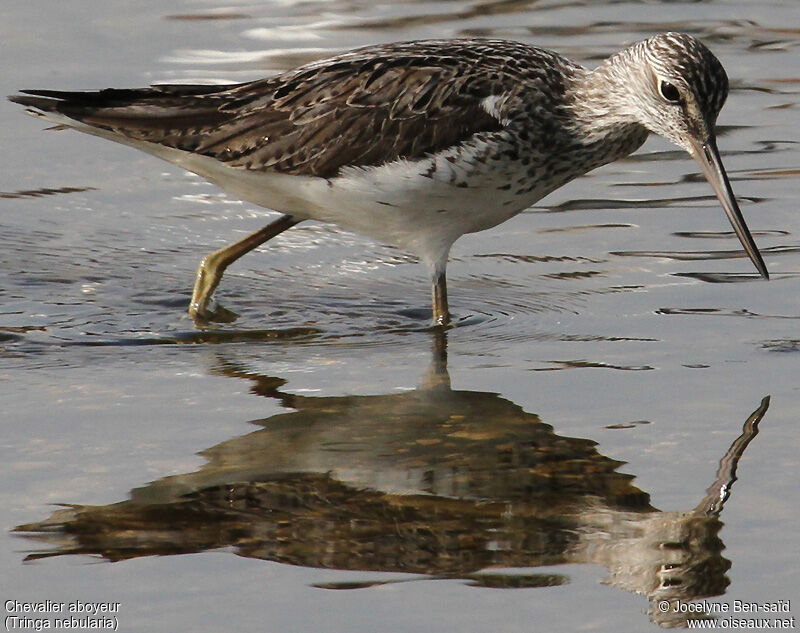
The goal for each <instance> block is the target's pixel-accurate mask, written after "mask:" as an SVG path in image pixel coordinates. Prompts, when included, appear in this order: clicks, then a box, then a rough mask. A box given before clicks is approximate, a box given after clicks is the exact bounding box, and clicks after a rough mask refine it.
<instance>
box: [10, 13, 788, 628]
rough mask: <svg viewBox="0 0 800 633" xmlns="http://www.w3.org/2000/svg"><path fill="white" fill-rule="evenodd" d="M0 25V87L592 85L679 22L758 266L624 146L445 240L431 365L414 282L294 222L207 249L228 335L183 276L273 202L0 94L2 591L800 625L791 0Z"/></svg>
mask: <svg viewBox="0 0 800 633" xmlns="http://www.w3.org/2000/svg"><path fill="white" fill-rule="evenodd" d="M43 7H44V8H43ZM3 14H4V19H3V20H2V23H0V29H2V31H0V33H2V38H1V39H0V47H2V51H3V53H4V59H6V60H7V66H8V67H7V68H6V72H4V73H3V74H2V76H0V84H2V88H3V90H4V93H3V94H11V93H13V92H15V91H17V90H19V89H20V88H37V87H49V88H63V89H67V88H97V87H104V86H136V85H146V84H149V83H158V82H185V81H198V82H199V81H202V82H216V81H220V82H230V81H244V80H247V79H252V78H256V77H259V76H263V75H264V74H267V73H273V72H277V71H280V70H284V69H287V68H291V67H292V66H295V65H297V64H299V63H303V62H305V61H310V60H313V59H317V58H320V57H324V56H327V55H330V54H333V53H336V52H339V51H342V50H346V49H348V48H351V47H353V46H357V45H361V44H369V43H376V42H388V41H394V40H400V39H414V38H426V37H456V36H465V35H469V36H492V37H507V38H514V39H519V40H522V41H526V42H530V43H535V44H537V45H541V46H545V47H548V48H553V49H557V50H558V51H560V52H562V53H565V54H567V55H569V56H571V57H573V58H574V59H577V60H580V61H581V62H583V63H586V64H587V65H593V64H596V63H597V61H598V60H600V59H602V58H604V57H606V56H607V55H609V54H611V53H612V52H614V51H616V50H618V49H619V48H620V47H622V46H624V45H625V44H627V43H629V42H632V41H635V40H637V39H641V38H643V37H646V36H648V35H650V34H652V33H654V32H658V31H664V30H682V31H687V32H691V33H694V34H696V35H698V36H699V37H701V38H702V39H703V40H704V41H705V42H706V43H707V44H708V45H709V46H710V47H711V48H712V49H713V50H714V52H715V53H716V54H717V55H718V56H719V57H720V59H721V60H722V62H723V64H724V65H725V67H726V69H727V71H728V74H729V76H730V78H731V88H732V89H731V94H730V96H729V99H728V103H727V104H726V106H725V108H724V109H723V112H722V115H721V117H720V130H719V133H720V140H719V145H720V149H721V151H722V153H723V158H724V161H725V164H726V167H727V169H728V173H729V175H730V177H731V181H732V184H733V187H734V190H735V191H736V193H737V195H738V196H739V201H740V204H741V206H742V210H743V213H744V215H745V216H746V218H747V220H748V224H749V226H750V228H751V229H752V232H753V235H754V237H755V239H756V241H757V242H758V244H759V246H760V248H761V250H762V253H763V254H764V257H765V260H766V262H767V265H768V267H769V269H770V272H771V274H772V280H771V281H770V282H769V283H765V282H762V281H759V279H758V276H757V274H756V273H755V271H754V270H752V265H751V264H750V262H749V261H748V260H747V259H746V257H745V256H744V254H743V253H742V252H741V250H740V248H739V243H738V240H737V239H736V237H735V236H734V235H733V233H732V232H731V231H730V230H729V227H728V224H727V220H726V219H725V218H724V214H723V212H722V210H721V209H720V208H719V205H718V203H717V201H716V199H715V198H714V195H713V192H712V191H711V188H710V187H709V186H708V184H707V183H706V182H705V181H704V180H703V178H702V176H701V175H699V174H698V173H697V168H696V166H695V164H694V163H693V161H691V159H689V158H688V157H687V156H686V155H685V154H683V153H682V152H680V151H678V150H676V149H675V148H673V147H672V146H670V145H669V144H668V143H666V142H665V141H662V140H659V139H651V140H649V141H648V143H647V144H646V145H645V146H644V148H643V149H642V150H640V151H639V152H637V153H636V154H635V155H633V156H631V157H629V158H628V159H626V160H624V161H620V162H618V163H615V164H612V165H608V166H606V167H604V168H602V169H600V170H597V171H595V172H593V173H591V174H589V175H588V176H586V177H584V178H581V179H579V180H577V181H575V182H573V183H571V184H570V185H568V186H566V187H564V188H562V189H560V190H559V191H557V192H555V193H553V194H551V195H550V196H549V197H548V198H546V199H544V200H542V201H541V202H540V203H538V204H537V205H536V206H535V207H533V208H532V209H530V210H528V211H527V212H525V213H522V214H520V215H519V216H517V217H516V218H514V219H512V220H511V221H509V222H507V223H505V224H503V225H502V226H500V227H497V228H495V229H493V230H491V231H487V232H484V233H480V234H475V235H470V236H467V237H465V238H463V239H462V240H460V241H459V242H457V244H456V246H455V248H454V250H453V257H452V259H451V264H450V266H449V269H448V273H449V290H450V301H451V309H452V311H453V312H454V315H455V321H456V327H455V328H453V329H451V330H450V331H448V332H447V333H446V340H443V339H442V338H440V337H439V335H437V333H436V332H434V331H431V329H430V328H429V323H428V319H429V316H428V315H429V301H430V299H429V288H428V284H427V281H426V278H425V274H424V270H423V267H422V266H421V265H420V264H418V263H417V262H416V261H415V259H414V258H413V257H411V256H409V255H408V254H407V253H403V252H401V251H398V250H396V249H393V248H391V247H389V246H383V245H378V244H375V243H373V242H371V241H369V240H367V239H364V238H361V237H358V236H354V235H350V234H346V233H343V232H340V231H338V230H337V229H335V228H331V227H327V226H323V225H314V224H309V223H304V224H303V225H301V226H299V227H297V228H294V229H292V230H291V231H288V232H286V233H284V234H282V235H281V236H279V237H278V238H275V239H274V240H273V241H271V242H270V244H269V247H268V248H264V249H261V250H259V251H257V252H255V253H253V254H250V255H248V256H247V257H245V258H244V259H243V260H241V261H240V262H237V263H236V264H235V265H234V267H232V268H231V269H230V270H229V271H228V273H227V274H226V276H225V278H224V280H223V282H222V285H221V287H220V289H219V290H218V293H217V296H218V298H219V299H220V301H221V302H222V303H223V304H225V305H226V306H227V307H230V308H232V309H234V310H236V311H237V312H238V313H239V314H240V315H241V316H240V318H239V319H238V320H237V321H236V322H235V323H232V324H228V325H225V326H221V327H219V328H210V329H204V330H199V329H197V328H195V327H194V325H193V323H192V322H191V320H190V319H189V318H188V316H187V315H185V308H186V305H187V304H188V301H189V297H190V294H191V284H192V281H193V275H194V270H195V268H196V266H197V264H198V262H199V260H200V258H201V257H202V256H203V255H205V254H206V253H207V252H209V251H210V250H213V249H215V248H218V247H219V246H221V245H223V244H226V243H229V242H231V241H233V240H235V239H236V238H237V237H240V236H241V235H243V234H244V233H246V232H248V231H252V230H254V229H255V228H258V227H259V226H261V225H262V224H264V223H265V218H266V217H268V212H267V211H265V210H262V209H257V208H253V207H252V206H251V205H249V204H245V203H242V202H240V201H238V200H236V199H234V198H231V197H229V196H227V195H226V194H224V193H222V192H220V191H219V190H218V189H216V188H214V187H213V186H211V185H209V184H207V183H205V182H203V181H202V180H200V179H199V178H197V177H195V176H193V175H190V174H186V173H183V172H181V171H180V170H178V169H177V168H173V167H172V166H169V165H166V164H163V163H160V162H159V161H157V160H155V159H152V158H150V157H147V156H144V155H140V154H138V153H136V152H133V151H131V150H129V149H126V148H122V147H117V146H114V145H113V144H110V143H106V142H103V141H100V140H97V139H92V138H86V137H84V136H82V135H79V134H76V133H71V132H44V131H42V127H43V126H42V125H41V123H40V122H39V121H36V120H33V119H30V118H27V117H25V116H23V115H22V113H21V109H20V108H19V107H18V106H15V105H13V104H11V103H7V102H6V103H2V104H0V135H1V136H2V138H3V139H4V147H5V148H6V151H5V152H4V156H5V159H4V162H3V169H2V170H0V207H2V212H0V222H2V230H0V245H1V246H2V248H1V249H0V401H2V403H3V405H4V406H3V407H2V414H0V415H2V425H3V426H2V428H3V438H4V441H3V442H2V447H3V452H4V459H3V460H2V462H0V464H1V465H0V473H1V474H2V477H0V508H3V512H2V518H3V522H2V526H0V527H2V528H3V535H0V561H1V563H0V564H2V569H3V573H2V574H0V577H2V580H0V586H2V589H3V591H2V594H3V596H4V599H7V598H11V599H16V600H28V601H30V600H44V599H50V600H56V601H58V600H63V601H70V600H75V599H79V598H80V599H86V600H113V601H118V602H120V603H121V611H120V614H119V620H120V626H121V627H126V630H136V631H163V630H193V631H216V630H243V631H244V630H268V631H272V630H276V631H277V630H282V631H311V630H317V631H373V630H385V629H388V630H391V631H418V630H426V631H454V630H461V631H472V630H476V631H477V630H499V631H527V630H532V629H542V628H544V627H546V628H547V629H548V630H553V631H561V630H563V631H573V630H592V631H617V630H624V631H638V630H648V629H653V628H654V627H655V625H656V624H659V625H662V626H672V625H680V624H681V623H684V622H685V620H684V619H683V618H682V617H677V616H676V617H671V615H670V614H669V613H667V614H666V615H664V614H661V613H660V612H659V604H660V602H661V600H665V599H666V600H668V601H671V602H670V604H676V602H675V601H680V602H681V603H683V604H685V603H687V601H689V600H697V599H706V600H708V601H711V602H715V603H725V604H728V605H730V606H731V607H732V605H733V604H734V601H735V600H745V601H757V602H760V603H763V602H766V601H776V600H796V604H800V596H798V595H797V587H798V586H800V583H799V582H798V580H799V579H798V570H797V568H798V566H797V560H796V553H797V552H798V551H800V548H798V539H797V536H796V532H797V531H796V529H795V526H796V525H797V522H798V519H799V518H800V512H798V509H797V508H798V495H797V492H796V489H797V486H796V482H797V476H798V468H797V465H798V460H797V455H798V452H799V451H798V449H800V442H799V441H798V434H797V431H796V426H797V413H798V411H800V391H798V387H797V385H798V381H797V376H798V368H800V364H799V362H800V361H799V358H800V357H798V356H797V354H798V351H799V350H800V334H798V323H800V321H799V319H800V306H799V305H798V299H797V297H798V292H797V287H798V275H800V255H799V254H798V251H799V250H800V241H798V239H797V237H796V236H797V235H798V228H797V225H798V220H797V215H796V207H797V199H798V195H797V191H798V186H797V183H798V176H800V170H798V167H797V166H798V164H800V146H798V140H800V137H798V134H797V112H798V97H797V95H798V82H799V81H800V79H798V74H797V69H798V68H800V65H798V62H799V61H800V54H799V51H800V29H798V28H797V27H796V25H797V24H798V23H800V7H798V5H797V2H796V0H785V1H780V0H767V1H766V2H762V3H748V2H736V1H730V2H721V1H719V2H701V3H680V2H679V3H675V2H661V3H660V2H647V3H639V2H592V3H588V2H572V3H565V2H533V1H531V2H519V1H518V2H509V1H499V2H472V3H467V2H461V1H456V0H451V1H448V2H395V3H392V4H375V3H366V2H364V3H362V2H340V1H339V0H333V1H326V2H321V1H319V2H314V1H310V2H281V3H247V2H244V3H229V4H226V3H223V2H219V1H216V2H206V1H202V2H201V1H199V0H196V1H191V0H183V1H182V2H175V3H172V4H171V5H170V6H169V7H168V8H165V7H164V6H163V3H156V2H151V1H147V2H137V3H123V2H117V1H116V0H110V1H109V0H106V1H105V2H102V3H100V2H89V3H82V4H80V5H74V4H69V3H57V2H46V3H44V5H42V4H41V3H37V4H36V5H35V6H34V5H33V4H30V6H28V5H23V4H21V3H12V4H10V5H9V6H7V7H4V9H3ZM12 149H13V151H11V150H12ZM730 317H733V318H730ZM445 348H446V350H447V355H446V358H444V357H443V350H444V349H445ZM768 395H769V396H771V398H770V399H769V401H764V400H763V399H764V398H765V396H768ZM746 420H749V423H748V424H745V421H746ZM759 420H760V421H759ZM743 425H745V428H744V430H743ZM756 432H758V435H757V437H756V436H755V433H756ZM745 449H746V450H745ZM634 477H635V479H634ZM737 478H738V480H737ZM734 481H735V485H733V484H734ZM707 489H708V491H707ZM723 491H727V492H729V493H730V496H729V497H728V498H727V499H726V500H725V502H724V508H722V507H721V506H720V505H719V503H718V502H712V499H717V500H718V499H719V498H720V494H721V493H722V492H723ZM723 496H724V495H723ZM50 504H67V507H66V508H62V509H55V513H54V514H52V516H50V515H51V513H53V511H54V508H53V507H52V506H51V505H50ZM715 504H716V505H715ZM48 517H49V518H48ZM17 526H22V529H21V531H17V532H12V530H13V529H14V528H16V527H17ZM98 560H102V561H117V562H115V563H114V564H109V563H108V562H105V563H103V564H98V565H87V564H86V563H87V562H92V561H98ZM343 589H348V591H337V590H343ZM512 589H513V590H512ZM312 603H313V604H314V607H315V608H314V609H309V604H312ZM317 609H318V610H317ZM5 615H9V614H8V613H6V614H5ZM786 615H787V617H788V616H791V615H792V614H791V613H789V614H786ZM719 619H720V618H718V620H719ZM654 623H655V624H654Z"/></svg>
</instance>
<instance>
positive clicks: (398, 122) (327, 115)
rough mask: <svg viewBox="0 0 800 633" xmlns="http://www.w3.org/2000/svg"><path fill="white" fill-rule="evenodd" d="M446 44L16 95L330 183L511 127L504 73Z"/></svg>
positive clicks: (122, 132) (130, 133)
mask: <svg viewBox="0 0 800 633" xmlns="http://www.w3.org/2000/svg"><path fill="white" fill-rule="evenodd" d="M439 48H441V47H438V48H437V46H436V45H434V44H429V45H427V46H417V47H416V48H415V47H413V46H410V45H405V47H404V46H403V45H399V46H398V45H394V46H384V47H375V48H373V49H363V50H362V51H356V52H354V53H349V54H345V55H342V56H340V57H337V58H333V59H330V60H325V61H323V62H316V63H312V64H309V65H307V66H304V67H301V68H299V69H297V70H295V71H290V72H287V73H284V74H282V75H278V76H276V77H272V78H268V79H263V80H259V81H255V82H250V83H246V84H237V85H232V86H231V85H228V86H153V87H151V88H145V89H141V90H120V89H107V90H101V91H97V92H59V91H48V90H31V91H24V92H26V95H28V96H18V97H13V98H12V100H14V101H17V102H18V103H22V104H24V105H28V106H31V107H34V108H36V109H39V110H43V111H45V112H47V111H51V112H59V113H61V114H63V115H66V116H68V117H70V118H72V119H75V120H77V121H80V122H82V123H84V124H87V125H89V126H93V127H99V128H104V129H106V130H110V131H112V132H113V133H114V134H116V135H119V136H121V137H124V138H126V139H132V140H136V141H146V142H151V143H157V144H161V145H165V146H168V147H174V148H177V149H181V150H185V151H190V152H195V153H198V154H203V155H207V156H211V157H213V158H216V159H218V160H220V161H222V162H224V163H227V164H229V165H231V166H235V167H240V168H243V169H248V170H255V171H275V172H283V173H289V174H302V175H311V176H320V177H324V178H329V177H332V176H335V175H336V174H337V173H338V172H339V170H340V169H341V168H342V167H345V166H362V167H369V166H376V165H381V164H384V163H387V162H391V161H394V160H397V159H408V160H414V159H419V158H422V157H424V156H427V155H430V154H432V153H434V152H437V151H440V150H442V149H445V148H447V147H450V146H453V145H457V144H459V143H461V142H464V141H465V140H467V139H469V138H470V137H472V136H473V135H474V134H476V133H480V132H493V131H497V130H500V129H502V127H503V124H502V122H501V121H500V119H499V117H498V116H497V113H496V112H494V113H490V110H491V108H487V107H486V102H485V101H484V100H485V99H486V98H487V97H489V96H492V95H495V94H498V93H500V92H502V90H503V89H504V88H503V85H502V84H503V83H507V82H508V79H507V78H505V76H504V75H503V73H502V68H499V67H498V68H491V67H490V68H488V72H487V68H486V63H487V62H486V60H481V58H480V57H479V56H477V55H476V56H475V57H474V58H473V59H472V63H471V64H470V63H466V64H465V63H464V59H463V57H461V58H459V57H458V56H449V55H448V54H447V53H446V51H445V50H441V51H440V50H439ZM437 52H438V53H439V54H437ZM459 52H463V51H459ZM451 54H452V51H451ZM468 61H469V60H468ZM494 63H495V64H501V62H498V61H497V60H495V62H494ZM481 64H483V66H482V67H481V68H479V66H481Z"/></svg>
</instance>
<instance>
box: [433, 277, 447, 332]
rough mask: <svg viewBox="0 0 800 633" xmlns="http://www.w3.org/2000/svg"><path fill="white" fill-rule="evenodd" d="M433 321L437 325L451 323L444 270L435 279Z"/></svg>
mask: <svg viewBox="0 0 800 633" xmlns="http://www.w3.org/2000/svg"><path fill="white" fill-rule="evenodd" d="M433 322H434V324H435V325H447V324H448V323H450V312H449V310H448V308H447V277H446V276H445V273H444V271H442V272H440V273H438V274H437V275H436V276H435V277H434V279H433Z"/></svg>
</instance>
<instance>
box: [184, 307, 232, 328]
mask: <svg viewBox="0 0 800 633" xmlns="http://www.w3.org/2000/svg"><path fill="white" fill-rule="evenodd" d="M211 303H213V305H209V303H208V302H207V303H205V304H203V305H198V304H196V303H191V304H190V305H189V314H190V315H191V317H192V319H194V323H195V325H197V326H198V327H202V326H204V325H208V324H209V323H233V322H234V321H235V320H236V319H238V318H239V315H238V314H237V313H236V312H234V311H233V310H228V309H227V308H224V307H222V306H221V305H219V304H218V303H216V302H211Z"/></svg>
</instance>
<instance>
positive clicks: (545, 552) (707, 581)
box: [17, 354, 769, 624]
mask: <svg viewBox="0 0 800 633" xmlns="http://www.w3.org/2000/svg"><path fill="white" fill-rule="evenodd" d="M437 363H438V364H435V368H434V370H433V371H432V372H431V374H430V376H429V379H428V381H427V382H426V384H425V385H424V386H422V387H420V388H418V389H416V390H413V391H409V392H404V393H391V394H387V395H376V396H342V397H311V396H306V395H295V394H291V393H286V392H283V391H281V387H282V385H283V384H284V381H283V380H281V379H278V378H270V377H267V376H261V375H257V374H254V373H251V372H249V371H248V370H246V369H245V368H243V367H239V366H236V365H234V364H231V363H227V362H221V363H220V364H219V365H218V366H217V367H216V368H215V371H216V372H218V373H220V374H223V375H226V376H229V377H232V378H244V379H246V380H249V381H251V382H252V391H253V392H255V393H257V394H259V395H262V396H265V397H269V398H274V399H277V400H279V401H280V402H281V403H282V404H283V405H285V406H286V407H288V408H290V409H292V410H291V411H288V412H286V413H281V414H279V415H275V416H273V417H271V418H268V419H264V420H258V421H256V422H255V424H258V425H260V426H262V427H263V428H261V429H259V430H257V431H254V432H253V433H250V434H249V435H245V436H242V437H237V438H234V439H231V440H229V441H227V442H223V443H221V444H218V445H217V446H214V447H212V448H210V449H208V450H206V451H205V452H204V456H205V457H206V459H207V460H208V462H207V463H206V464H205V465H204V466H203V467H202V468H200V469H199V470H198V471H196V472H193V473H187V474H185V475H178V476H173V477H167V478H164V479H161V480H158V481H155V482H153V483H151V484H149V485H147V486H145V487H143V488H139V489H135V490H134V491H133V492H132V495H131V499H130V500H128V501H123V502H121V503H116V504H112V505H107V506H71V507H69V508H67V509H64V510H59V511H57V512H55V513H54V514H53V515H52V516H51V517H50V518H48V519H46V520H45V521H42V522H40V523H33V524H29V525H23V526H20V527H18V528H17V530H18V531H20V532H27V533H29V534H30V535H31V536H34V537H35V538H38V539H40V540H42V541H44V542H45V543H46V544H47V546H48V547H47V548H45V549H44V550H42V551H39V552H36V553H32V554H30V555H29V556H28V558H29V559H31V558H43V557H47V556H57V555H62V554H99V555H101V556H103V557H105V558H106V559H109V560H121V559H126V558H135V557H139V556H147V555H154V554H181V553H189V552H197V551H204V550H210V549H218V548H222V547H227V548H229V549H231V550H233V551H235V552H236V553H237V554H239V555H241V556H247V557H251V558H261V559H266V560H274V561H280V562H284V563H289V564H294V565H304V566H310V567H318V568H338V569H350V570H372V571H386V572H407V573H416V574H425V575H426V576H425V577H440V578H464V579H468V580H469V582H470V583H471V584H477V585H484V586H492V587H534V586H548V585H554V584H563V583H565V582H568V578H567V577H566V576H564V575H561V574H552V573H547V574H524V575H515V574H513V573H508V571H506V572H503V573H499V572H496V573H487V572H486V571H484V570H487V569H490V568H498V567H501V568H506V570H509V569H514V568H522V567H526V568H530V567H536V566H552V565H557V564H563V563H599V564H602V565H604V566H605V567H606V568H607V569H608V571H609V573H610V576H609V579H608V582H609V583H610V584H613V585H615V586H618V587H620V588H623V589H626V590H629V591H634V592H637V593H643V594H645V595H647V596H648V597H649V599H650V600H651V602H652V605H653V607H652V609H651V617H652V619H653V620H655V621H658V622H660V623H662V624H670V623H672V624H676V623H678V620H679V619H681V620H684V621H685V620H686V618H687V617H688V618H703V617H705V615H704V614H702V613H700V614H696V613H695V614H690V613H676V612H675V610H674V609H667V611H662V610H661V609H658V608H656V604H664V603H665V604H668V605H670V606H674V605H676V604H678V603H684V602H687V601H689V600H693V599H697V598H703V597H710V596H716V595H720V594H722V593H723V592H724V591H725V588H726V586H727V585H728V583H729V581H728V579H727V577H726V575H725V573H726V571H727V570H728V568H729V567H730V562H729V561H728V560H726V559H725V558H723V557H722V553H721V552H722V550H723V544H722V541H721V540H720V539H719V536H718V534H719V531H720V529H721V528H722V523H721V522H720V521H719V519H718V516H719V513H720V512H721V511H722V508H723V506H724V503H725V500H726V499H727V496H728V494H729V493H730V487H731V484H732V483H733V482H734V481H735V479H736V466H737V463H738V461H739V458H740V457H741V455H742V454H743V452H744V450H745V448H746V447H747V444H748V443H749V442H750V440H751V439H752V438H753V437H754V436H755V435H756V433H757V428H758V427H757V425H758V422H759V421H760V419H761V418H762V417H763V415H764V413H765V412H766V410H767V407H768V404H769V398H768V397H767V398H764V400H763V401H762V403H761V405H760V406H759V408H758V409H757V410H756V411H755V412H754V413H753V414H752V415H751V416H750V417H749V418H748V420H747V422H746V423H745V426H744V431H743V433H742V434H741V435H740V436H739V437H738V438H737V439H736V440H735V441H734V442H733V444H732V445H731V448H730V449H729V451H728V452H727V453H726V455H725V456H724V457H723V458H722V460H721V462H720V468H719V471H718V473H717V478H716V480H715V482H714V483H713V484H712V485H711V486H710V487H709V488H708V492H707V495H706V497H705V498H704V499H703V500H702V501H701V503H700V504H699V505H698V506H697V507H696V508H695V509H693V510H689V511H687V512H660V511H658V510H657V509H655V508H653V507H652V506H651V505H650V503H649V496H648V495H647V494H646V493H644V492H642V491H641V490H639V489H638V488H637V487H635V486H634V485H633V484H632V480H633V476H631V475H626V474H621V473H618V472H617V469H618V467H619V466H620V465H621V463H622V462H618V461H616V460H613V459H610V458H608V457H605V456H603V455H601V454H600V453H598V452H597V450H596V443H595V442H594V441H592V440H589V439H582V438H573V437H564V436H560V435H557V434H556V433H554V431H553V428H552V427H551V426H550V425H548V424H544V423H543V422H541V420H540V419H539V418H538V417H537V416H536V415H534V414H530V413H526V412H525V411H523V410H522V409H521V408H520V407H519V406H517V405H515V404H514V403H512V402H510V401H508V400H506V399H504V398H501V397H500V396H499V395H497V394H495V393H486V392H475V391H456V390H453V389H451V388H450V384H449V379H448V376H447V371H446V368H445V361H444V359H443V354H442V355H440V356H439V357H438V359H437ZM385 582H391V581H390V580H387V581H385ZM374 584H381V582H380V581H379V582H377V583H375V582H371V583H344V584H342V583H337V584H335V585H327V586H330V587H332V588H338V589H342V588H359V587H364V586H368V585H374ZM661 601H663V602H661Z"/></svg>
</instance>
